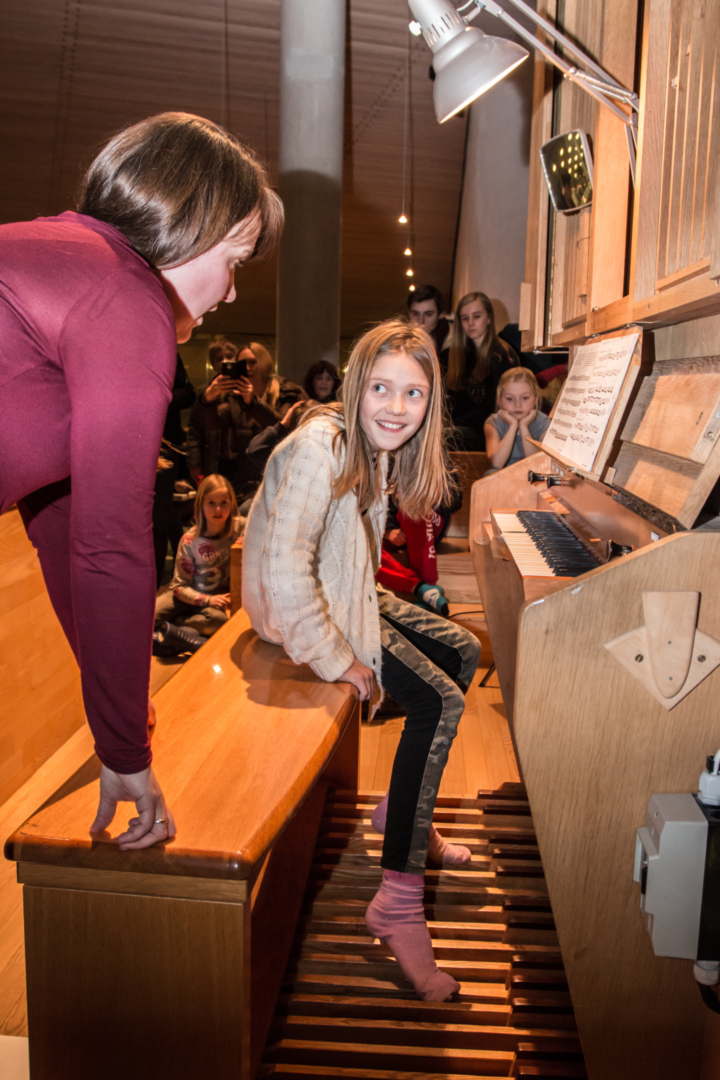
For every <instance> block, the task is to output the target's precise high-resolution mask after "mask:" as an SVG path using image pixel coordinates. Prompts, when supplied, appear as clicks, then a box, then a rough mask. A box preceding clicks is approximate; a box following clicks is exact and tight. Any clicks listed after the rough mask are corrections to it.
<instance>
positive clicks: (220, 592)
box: [155, 474, 245, 653]
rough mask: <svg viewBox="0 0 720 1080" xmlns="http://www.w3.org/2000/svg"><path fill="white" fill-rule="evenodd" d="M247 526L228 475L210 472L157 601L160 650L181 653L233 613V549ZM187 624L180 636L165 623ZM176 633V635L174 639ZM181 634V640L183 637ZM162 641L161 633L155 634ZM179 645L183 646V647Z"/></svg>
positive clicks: (177, 625)
mask: <svg viewBox="0 0 720 1080" xmlns="http://www.w3.org/2000/svg"><path fill="white" fill-rule="evenodd" d="M244 526H245V519H244V518H241V517H238V512H237V503H236V501H235V493H234V491H233V489H232V487H231V485H230V483H229V481H228V480H226V479H225V477H224V476H218V475H217V474H213V475H211V476H206V477H205V479H204V480H203V481H202V483H201V484H200V487H199V488H198V493H197V496H196V498H195V526H194V528H192V529H191V530H190V532H187V533H185V535H184V536H183V538H182V540H181V541H180V545H179V547H178V552H177V557H176V559H175V576H174V577H173V579H172V581H171V582H170V588H169V589H168V591H167V592H165V593H163V594H162V596H158V598H157V600H156V602H155V627H156V629H159V631H160V642H159V645H160V647H159V648H156V650H155V651H156V652H160V653H162V651H163V648H165V650H166V651H170V652H178V651H185V650H186V649H188V648H192V644H193V640H194V641H195V643H196V646H197V645H200V644H202V640H198V635H200V637H201V639H204V638H209V637H210V636H211V635H212V634H214V633H215V631H216V630H219V629H220V627H221V626H222V625H223V623H225V622H227V620H228V618H229V615H230V548H231V547H232V545H233V544H234V543H235V541H236V540H237V538H238V536H239V535H240V534H241V532H242V530H243V528H244ZM163 624H168V626H169V627H173V626H175V627H180V626H181V627H187V628H189V629H190V630H192V631H194V633H193V634H190V635H187V634H184V635H179V636H178V635H175V634H173V633H172V630H170V632H169V633H168V630H167V629H166V628H164V627H163ZM176 638H177V640H175V639H176ZM181 638H182V640H181ZM155 641H156V645H157V644H158V636H157V635H156V638H155ZM180 646H184V647H183V648H180Z"/></svg>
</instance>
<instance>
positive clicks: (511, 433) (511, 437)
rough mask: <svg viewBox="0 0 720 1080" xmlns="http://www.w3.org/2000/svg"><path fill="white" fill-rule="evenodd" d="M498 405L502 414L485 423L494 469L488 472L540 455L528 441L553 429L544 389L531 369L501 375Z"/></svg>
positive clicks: (494, 414)
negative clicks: (544, 402)
mask: <svg viewBox="0 0 720 1080" xmlns="http://www.w3.org/2000/svg"><path fill="white" fill-rule="evenodd" d="M496 405H497V410H498V411H497V412H494V413H493V414H492V416H490V417H488V419H487V420H486V421H485V448H486V450H487V455H488V458H489V459H490V465H491V466H492V468H491V469H489V470H488V472H495V471H496V470H497V469H504V468H505V466H506V465H514V464H515V462H516V461H522V459H523V458H526V457H530V455H531V454H536V453H537V447H536V446H533V444H532V443H531V442H529V441H528V440H529V439H537V440H539V439H541V438H542V437H543V435H544V434H545V432H546V431H547V429H548V427H549V425H550V419H549V417H547V416H545V414H544V413H542V412H540V409H539V405H540V387H539V386H538V381H537V379H536V378H535V376H534V375H533V373H532V371H530V370H528V368H522V367H514V368H510V370H509V371H506V372H505V373H504V374H503V375H501V377H500V382H499V383H498V388H497V399H496ZM485 475H486V476H487V473H486V474H485Z"/></svg>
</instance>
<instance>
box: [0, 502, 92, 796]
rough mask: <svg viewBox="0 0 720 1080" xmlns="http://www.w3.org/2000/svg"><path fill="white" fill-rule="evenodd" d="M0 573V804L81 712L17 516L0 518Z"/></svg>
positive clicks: (71, 669)
mask: <svg viewBox="0 0 720 1080" xmlns="http://www.w3.org/2000/svg"><path fill="white" fill-rule="evenodd" d="M0 568H1V573H0V804H2V803H4V802H5V801H6V800H7V799H9V798H10V796H11V795H12V794H13V793H14V792H15V791H17V789H18V788H19V787H21V786H22V784H24V783H25V781H26V780H27V779H28V778H29V777H30V776H32V774H33V773H34V772H35V770H36V769H38V768H39V767H40V766H41V765H42V764H43V762H44V761H46V760H47V759H48V758H49V757H50V756H51V755H52V754H54V753H55V751H56V750H58V749H59V748H60V747H61V746H62V745H63V743H64V742H66V740H67V739H69V738H70V736H71V735H72V734H73V733H74V732H75V731H77V730H78V728H79V727H81V726H82V724H83V723H84V720H85V710H84V708H83V702H82V694H81V691H80V673H79V671H78V668H77V664H76V663H75V659H74V657H73V654H72V650H71V649H70V646H69V645H68V643H67V640H66V638H65V635H64V634H63V632H62V629H61V627H60V623H59V622H58V620H57V616H56V615H55V612H54V611H53V609H52V606H51V604H50V598H49V596H48V594H47V589H46V588H45V582H44V580H43V576H42V572H41V570H40V563H39V561H38V558H37V555H36V553H35V549H34V548H33V547H32V545H31V544H30V541H29V540H28V538H27V536H26V534H25V530H24V528H23V525H22V522H21V520H20V514H19V513H18V511H17V510H10V511H8V513H6V514H3V515H1V516H0ZM29 701H31V702H32V708H29V707H28V702H29Z"/></svg>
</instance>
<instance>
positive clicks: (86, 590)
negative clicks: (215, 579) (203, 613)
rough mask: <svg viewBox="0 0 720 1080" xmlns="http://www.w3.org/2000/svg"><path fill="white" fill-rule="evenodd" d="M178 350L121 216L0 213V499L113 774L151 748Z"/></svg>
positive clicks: (145, 761)
mask: <svg viewBox="0 0 720 1080" xmlns="http://www.w3.org/2000/svg"><path fill="white" fill-rule="evenodd" d="M175 362H176V343H175V326H174V321H173V314H172V308H171V306H170V303H169V301H168V299H167V297H166V296H165V293H164V291H163V288H162V285H161V283H160V281H159V279H158V277H157V275H156V274H155V272H154V271H153V270H152V269H151V267H150V266H149V264H148V263H147V262H146V261H145V259H143V258H142V257H141V256H140V255H138V253H137V252H135V251H134V250H133V249H132V248H131V247H130V245H129V243H128V242H127V240H125V238H124V237H123V236H122V235H121V233H119V232H118V231H117V229H115V228H113V227H112V226H111V225H106V224H104V223H103V222H99V221H96V220H95V219H94V218H90V217H87V216H85V215H82V214H75V213H65V214H61V215H60V216H59V217H56V218H38V219H37V220H36V221H32V222H22V223H19V224H13V225H3V226H0V512H2V511H4V510H6V509H7V508H8V507H9V506H11V505H12V504H13V503H14V502H18V503H19V505H20V509H21V512H22V513H23V518H24V520H25V523H26V526H27V528H28V533H29V535H30V538H31V540H32V542H33V543H34V544H35V546H36V548H37V550H38V554H39V557H40V562H41V566H42V569H43V574H44V576H45V581H46V584H47V587H48V591H49V593H50V597H51V600H52V602H53V606H54V608H55V610H56V612H57V614H58V617H59V619H60V622H61V624H62V626H63V629H64V631H65V633H66V634H67V636H68V640H69V641H70V644H71V645H72V648H73V650H74V652H75V655H76V657H77V659H78V662H79V664H80V670H81V674H82V688H83V697H84V702H85V710H86V713H87V718H88V722H89V724H90V727H91V729H92V731H93V735H94V736H95V743H96V750H97V753H98V756H99V757H100V759H101V760H102V761H103V762H104V763H105V764H106V765H107V766H108V767H109V768H111V769H114V770H115V771H116V772H120V773H132V772H138V771H140V770H141V769H144V768H146V767H147V766H148V765H149V763H150V760H151V753H150V744H149V739H148V732H147V708H148V706H147V702H148V686H149V677H150V655H151V637H152V625H153V615H154V603H155V565H154V558H153V547H152V501H153V489H154V482H155V469H156V464H157V458H158V451H159V448H160V440H161V437H162V429H163V422H164V419H165V413H166V410H167V406H168V402H169V400H170V396H171V389H172V382H173V375H174V372H175ZM68 478H69V479H68Z"/></svg>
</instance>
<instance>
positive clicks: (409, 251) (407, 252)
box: [403, 247, 412, 255]
mask: <svg viewBox="0 0 720 1080" xmlns="http://www.w3.org/2000/svg"><path fill="white" fill-rule="evenodd" d="M403 255H412V251H411V250H410V248H409V247H408V248H405V250H404V252H403Z"/></svg>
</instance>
